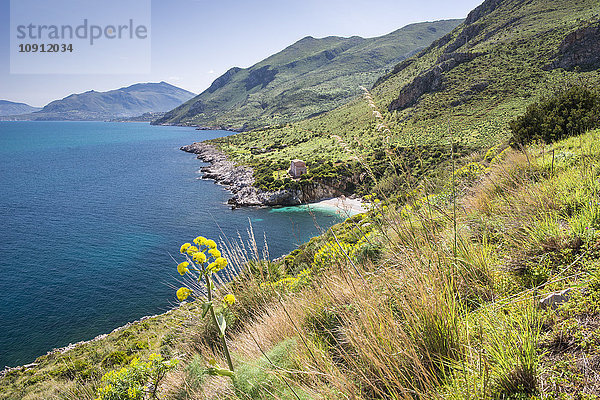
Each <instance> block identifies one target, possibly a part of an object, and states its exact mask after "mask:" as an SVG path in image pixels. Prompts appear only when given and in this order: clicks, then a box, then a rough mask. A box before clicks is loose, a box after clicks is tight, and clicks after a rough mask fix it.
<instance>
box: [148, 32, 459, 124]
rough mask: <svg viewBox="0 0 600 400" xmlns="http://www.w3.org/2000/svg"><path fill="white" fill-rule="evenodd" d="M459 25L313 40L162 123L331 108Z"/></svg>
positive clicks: (291, 117) (227, 80)
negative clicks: (360, 85)
mask: <svg viewBox="0 0 600 400" xmlns="http://www.w3.org/2000/svg"><path fill="white" fill-rule="evenodd" d="M459 22H460V21H459V20H449V21H437V22H425V23H418V24H413V25H408V26H406V27H404V28H401V29H399V30H397V31H395V32H392V33H389V34H387V35H384V36H381V37H376V38H369V39H364V38H361V37H358V36H353V37H350V38H342V37H335V36H331V37H326V38H323V39H315V38H312V37H306V38H304V39H302V40H300V41H298V42H296V43H294V44H293V45H291V46H289V47H287V48H286V49H284V50H282V51H281V52H279V53H277V54H274V55H272V56H271V57H269V58H267V59H265V60H263V61H261V62H259V63H257V64H255V65H253V66H252V67H250V68H247V69H240V68H234V69H232V70H230V71H228V72H227V73H226V74H225V75H223V76H221V77H220V78H218V79H217V80H215V82H214V83H213V85H212V86H211V87H210V88H209V89H207V90H206V91H205V92H203V93H202V94H200V95H198V96H197V97H195V98H194V99H192V100H190V101H189V102H187V103H186V104H184V105H182V106H180V107H178V108H176V109H174V110H172V111H171V112H169V113H168V114H167V115H166V116H165V117H164V118H162V119H159V120H158V121H157V123H176V124H190V125H200V126H224V127H228V128H233V129H248V128H257V127H262V126H268V125H273V124H280V123H284V122H288V121H296V120H299V119H304V118H307V117H309V116H311V115H314V114H318V113H321V112H323V111H327V110H331V109H333V108H335V107H337V106H340V105H342V104H344V103H345V102H347V101H348V99H349V98H351V97H353V96H355V95H356V94H357V92H358V85H359V84H367V85H370V84H372V83H373V82H375V80H376V79H377V78H378V77H379V76H381V75H382V74H383V73H384V72H385V71H386V68H387V69H389V67H390V65H393V64H395V63H396V62H398V61H400V60H402V59H404V58H406V57H407V56H409V55H411V54H412V53H414V52H415V51H418V50H420V49H422V48H424V47H425V46H427V45H429V44H430V43H431V42H432V41H433V40H435V39H437V38H439V37H440V36H443V35H444V34H445V33H447V32H450V31H451V30H452V29H453V28H454V27H456V25H458V23H459Z"/></svg>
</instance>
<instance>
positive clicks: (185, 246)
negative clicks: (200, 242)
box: [179, 243, 192, 254]
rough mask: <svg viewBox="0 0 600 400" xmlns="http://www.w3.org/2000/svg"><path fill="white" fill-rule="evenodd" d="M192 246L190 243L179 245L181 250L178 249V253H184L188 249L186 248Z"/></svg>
mask: <svg viewBox="0 0 600 400" xmlns="http://www.w3.org/2000/svg"><path fill="white" fill-rule="evenodd" d="M191 245H192V244H191V243H184V244H182V245H181V248H180V249H179V252H180V253H181V254H183V253H185V251H186V250H187V249H188V247H190V246H191Z"/></svg>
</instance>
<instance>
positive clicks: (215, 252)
mask: <svg viewBox="0 0 600 400" xmlns="http://www.w3.org/2000/svg"><path fill="white" fill-rule="evenodd" d="M208 254H210V255H211V256H213V257H214V258H215V259H217V258H219V257H221V252H220V251H219V250H217V249H210V250H208Z"/></svg>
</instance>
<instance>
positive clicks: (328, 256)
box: [313, 240, 352, 268]
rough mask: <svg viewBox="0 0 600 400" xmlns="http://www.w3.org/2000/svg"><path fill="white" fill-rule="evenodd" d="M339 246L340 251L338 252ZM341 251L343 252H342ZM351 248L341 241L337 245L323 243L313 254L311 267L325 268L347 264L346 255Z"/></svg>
mask: <svg viewBox="0 0 600 400" xmlns="http://www.w3.org/2000/svg"><path fill="white" fill-rule="evenodd" d="M340 246H341V248H342V249H341V250H340ZM342 250H343V251H342ZM351 250H352V246H351V245H349V244H348V243H346V242H343V241H341V242H340V245H338V244H337V243H336V242H335V241H333V240H331V241H329V242H327V243H325V244H324V245H323V246H322V247H321V248H320V249H319V250H318V251H317V253H316V254H315V257H314V259H313V266H315V267H318V268H325V267H327V266H329V265H331V264H344V265H345V263H346V262H348V260H347V258H346V256H345V255H344V253H346V254H350V251H351Z"/></svg>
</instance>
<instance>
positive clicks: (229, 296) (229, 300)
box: [223, 293, 235, 305]
mask: <svg viewBox="0 0 600 400" xmlns="http://www.w3.org/2000/svg"><path fill="white" fill-rule="evenodd" d="M223 301H224V302H225V303H227V304H229V305H232V304H233V303H235V296H234V295H232V294H231V293H229V294H227V295H225V297H223Z"/></svg>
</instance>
